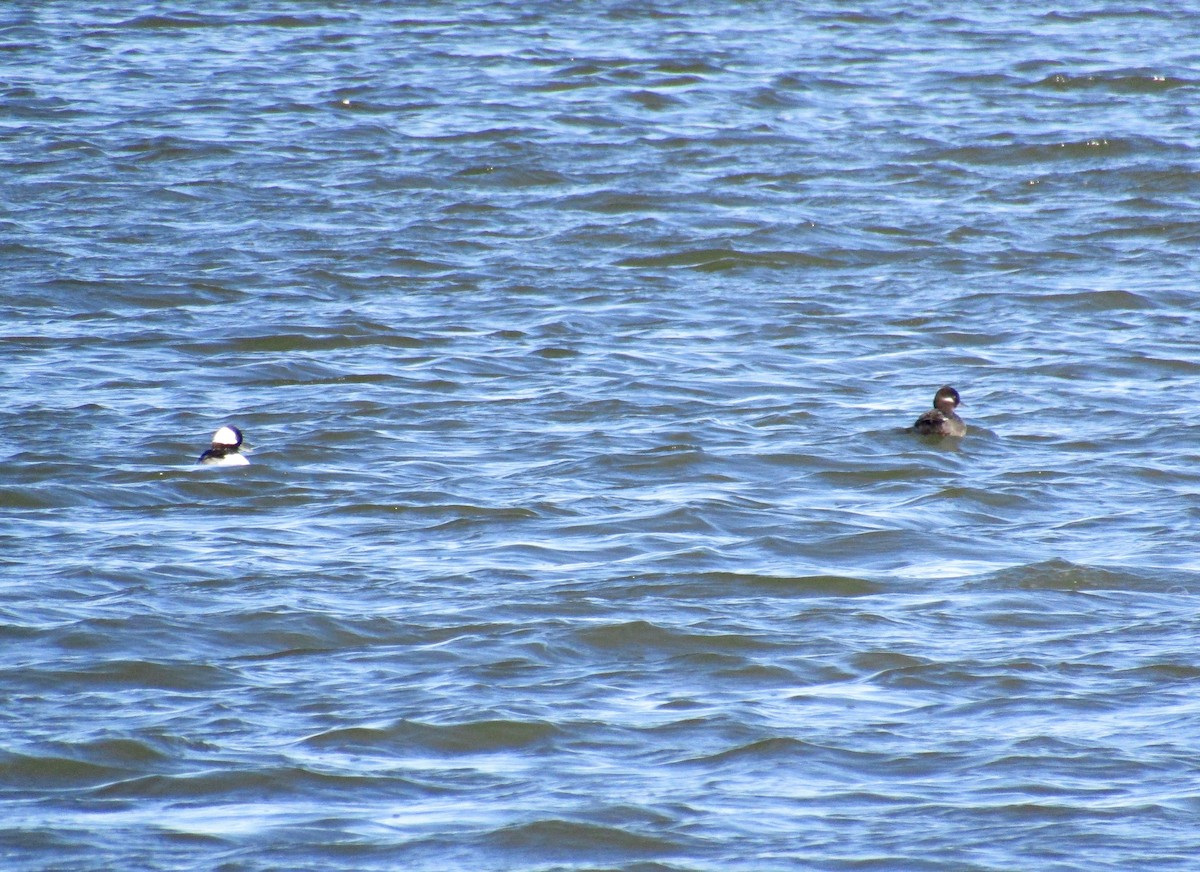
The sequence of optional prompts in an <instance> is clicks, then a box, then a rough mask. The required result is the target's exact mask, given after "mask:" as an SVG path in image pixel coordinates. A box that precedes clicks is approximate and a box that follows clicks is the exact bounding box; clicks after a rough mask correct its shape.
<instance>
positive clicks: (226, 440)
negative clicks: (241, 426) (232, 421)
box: [212, 427, 242, 447]
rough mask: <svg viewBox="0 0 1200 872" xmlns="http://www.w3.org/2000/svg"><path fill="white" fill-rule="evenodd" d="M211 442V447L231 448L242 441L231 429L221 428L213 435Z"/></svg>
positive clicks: (235, 431)
mask: <svg viewBox="0 0 1200 872" xmlns="http://www.w3.org/2000/svg"><path fill="white" fill-rule="evenodd" d="M212 441H213V445H228V446H230V447H233V446H235V445H237V444H239V443H240V442H241V441H242V437H241V436H240V435H239V434H238V432H237V430H234V429H233V428H232V427H222V428H221V429H220V430H218V431H217V432H216V433H214V434H213V438H212Z"/></svg>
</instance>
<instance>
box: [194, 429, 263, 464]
mask: <svg viewBox="0 0 1200 872" xmlns="http://www.w3.org/2000/svg"><path fill="white" fill-rule="evenodd" d="M241 447H242V431H241V430H239V429H238V428H237V427H230V426H225V427H222V428H221V429H220V430H218V431H217V432H216V433H214V434H213V438H212V448H210V449H208V450H207V451H205V452H204V453H203V454H201V455H200V459H199V460H197V461H196V462H197V463H203V464H206V465H208V466H249V465H250V461H249V460H247V459H246V458H245V457H244V456H243V455H242V454H241V453H240V452H239V451H238V449H239V448H241Z"/></svg>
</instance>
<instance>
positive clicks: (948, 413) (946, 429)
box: [912, 385, 967, 436]
mask: <svg viewBox="0 0 1200 872" xmlns="http://www.w3.org/2000/svg"><path fill="white" fill-rule="evenodd" d="M961 402H962V400H961V399H959V396H958V391H956V390H955V389H954V388H952V387H950V385H946V386H945V387H942V388H938V392H937V393H936V394H934V395H933V408H932V409H930V410H929V411H928V412H926V413H925V414H924V415H922V416H921V417H920V418H917V423H915V424H913V425H912V429H913V430H915V431H916V432H917V433H920V434H921V435H922V436H966V435H967V425H966V424H965V423H963V419H962V418H960V417H958V415H957V414H956V413H955V411H954V410H955V408H957V407H958V404H959V403H961Z"/></svg>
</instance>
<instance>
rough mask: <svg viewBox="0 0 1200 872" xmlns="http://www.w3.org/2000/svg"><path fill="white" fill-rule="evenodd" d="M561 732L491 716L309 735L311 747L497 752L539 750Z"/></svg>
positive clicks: (356, 750)
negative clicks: (462, 721) (463, 720)
mask: <svg viewBox="0 0 1200 872" xmlns="http://www.w3.org/2000/svg"><path fill="white" fill-rule="evenodd" d="M558 735H559V729H558V728H557V727H556V726H554V725H553V724H549V723H545V722H533V721H513V720H491V721H474V722H468V723H459V724H429V723H417V722H412V721H400V722H397V723H394V724H391V725H389V726H387V727H382V728H371V727H347V728H340V729H335V730H328V731H326V732H323V733H320V734H318V735H314V736H310V737H309V738H307V739H305V740H304V743H305V744H306V745H308V746H310V747H314V748H321V749H326V750H337V751H341V752H345V753H351V752H353V753H371V754H380V753H393V754H403V755H411V754H413V753H414V752H423V753H434V754H450V755H458V754H494V753H497V752H500V751H511V750H518V749H520V750H536V749H537V748H539V747H544V746H545V745H547V744H548V743H550V742H552V741H553V740H554V739H556V737H557V736H558Z"/></svg>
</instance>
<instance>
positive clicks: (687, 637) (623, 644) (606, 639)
mask: <svg viewBox="0 0 1200 872" xmlns="http://www.w3.org/2000/svg"><path fill="white" fill-rule="evenodd" d="M572 635H574V636H575V637H576V638H578V640H579V641H580V642H581V643H582V644H584V645H587V646H588V647H590V648H594V649H597V650H601V651H619V652H621V653H622V654H623V655H624V656H628V657H637V658H641V657H646V656H650V655H654V654H659V655H666V654H669V655H679V654H689V653H695V654H707V653H710V652H732V653H737V652H747V653H752V652H756V651H761V650H764V649H766V648H769V647H770V645H771V643H770V641H769V640H764V639H761V638H756V637H754V636H750V635H745V634H729V633H691V632H685V631H682V630H677V629H673V628H668V627H662V626H657V625H655V624H652V623H650V622H649V621H628V622H623V623H619V624H609V625H606V626H600V627H593V628H587V629H581V630H578V631H575V632H574V633H573V634H572Z"/></svg>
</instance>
